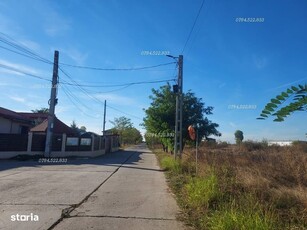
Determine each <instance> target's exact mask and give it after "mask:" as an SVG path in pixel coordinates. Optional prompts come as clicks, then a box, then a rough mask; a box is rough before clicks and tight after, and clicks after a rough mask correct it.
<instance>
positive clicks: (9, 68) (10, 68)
mask: <svg viewBox="0 0 307 230" xmlns="http://www.w3.org/2000/svg"><path fill="white" fill-rule="evenodd" d="M0 67H2V68H4V69H7V70H11V71H14V72H17V73H21V74H24V75H27V76H30V77H33V78H37V79H41V80H44V81H49V82H51V80H49V79H46V78H43V77H40V76H37V75H34V74H31V73H27V72H24V71H22V70H20V69H17V68H14V67H11V66H7V65H3V64H1V63H0Z"/></svg>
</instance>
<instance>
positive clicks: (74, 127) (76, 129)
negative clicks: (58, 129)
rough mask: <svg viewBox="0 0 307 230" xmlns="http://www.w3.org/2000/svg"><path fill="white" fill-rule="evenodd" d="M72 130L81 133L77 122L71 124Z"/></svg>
mask: <svg viewBox="0 0 307 230" xmlns="http://www.w3.org/2000/svg"><path fill="white" fill-rule="evenodd" d="M70 128H72V129H73V130H75V131H79V128H78V125H77V123H76V122H75V120H73V121H72V123H71V124H70Z"/></svg>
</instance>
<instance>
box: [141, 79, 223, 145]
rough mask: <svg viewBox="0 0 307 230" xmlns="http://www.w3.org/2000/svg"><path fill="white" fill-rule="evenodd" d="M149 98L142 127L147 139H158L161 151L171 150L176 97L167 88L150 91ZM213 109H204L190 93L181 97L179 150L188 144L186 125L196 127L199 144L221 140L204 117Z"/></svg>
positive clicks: (200, 102) (202, 103) (169, 88)
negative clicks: (212, 136)
mask: <svg viewBox="0 0 307 230" xmlns="http://www.w3.org/2000/svg"><path fill="white" fill-rule="evenodd" d="M152 93H153V94H152V95H151V96H150V97H149V98H150V99H151V100H152V102H151V104H150V107H149V108H148V109H146V110H145V114H146V117H145V118H144V123H143V125H144V127H145V128H146V131H147V137H150V136H153V135H154V136H156V137H159V139H160V141H161V143H162V145H163V147H164V149H165V151H168V150H173V146H174V130H175V112H176V95H175V94H174V93H173V92H172V91H171V86H170V85H169V84H167V85H164V86H162V87H160V89H158V90H156V89H152ZM212 110H213V107H212V106H207V107H205V104H204V102H202V99H201V98H197V97H196V96H195V94H194V93H192V92H191V91H188V92H187V93H184V94H183V123H182V129H183V143H182V144H183V146H184V145H185V143H186V141H188V140H190V138H189V135H188V127H189V125H196V124H197V125H198V134H199V140H202V139H203V138H204V137H208V136H209V135H215V136H221V133H220V132H219V131H217V129H216V128H217V127H218V126H219V125H218V124H216V123H213V122H211V121H210V120H209V119H208V118H207V117H205V116H204V115H210V114H212Z"/></svg>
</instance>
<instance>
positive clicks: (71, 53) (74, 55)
mask: <svg viewBox="0 0 307 230" xmlns="http://www.w3.org/2000/svg"><path fill="white" fill-rule="evenodd" d="M60 50H61V52H62V53H64V54H66V55H67V56H68V57H69V58H71V59H72V60H73V61H74V62H75V63H77V64H78V65H82V64H84V62H85V61H86V59H87V58H88V53H82V52H81V51H79V50H78V49H76V48H68V49H60Z"/></svg>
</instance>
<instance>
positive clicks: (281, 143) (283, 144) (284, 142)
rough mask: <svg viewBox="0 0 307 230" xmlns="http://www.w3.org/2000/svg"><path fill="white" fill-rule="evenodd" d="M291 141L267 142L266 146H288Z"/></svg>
mask: <svg viewBox="0 0 307 230" xmlns="http://www.w3.org/2000/svg"><path fill="white" fill-rule="evenodd" d="M292 142H293V141H268V145H269V146H271V145H279V146H290V145H292Z"/></svg>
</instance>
